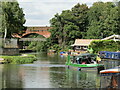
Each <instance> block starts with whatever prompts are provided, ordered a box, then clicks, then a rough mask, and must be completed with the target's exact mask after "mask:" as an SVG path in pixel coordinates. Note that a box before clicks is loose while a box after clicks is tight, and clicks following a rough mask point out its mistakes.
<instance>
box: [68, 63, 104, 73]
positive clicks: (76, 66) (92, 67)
mask: <svg viewBox="0 0 120 90" xmlns="http://www.w3.org/2000/svg"><path fill="white" fill-rule="evenodd" d="M67 67H68V68H69V69H73V70H77V71H98V72H99V71H101V70H103V69H104V66H103V65H102V64H101V65H99V64H86V65H82V64H81V65H80V64H70V65H67Z"/></svg>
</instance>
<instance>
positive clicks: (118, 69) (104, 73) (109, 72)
mask: <svg viewBox="0 0 120 90" xmlns="http://www.w3.org/2000/svg"><path fill="white" fill-rule="evenodd" d="M100 74H101V76H111V75H120V66H117V67H114V68H110V69H106V70H101V71H100Z"/></svg>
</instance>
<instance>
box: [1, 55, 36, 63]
mask: <svg viewBox="0 0 120 90" xmlns="http://www.w3.org/2000/svg"><path fill="white" fill-rule="evenodd" d="M0 58H3V59H4V61H5V62H4V64H7V63H10V64H25V63H33V61H35V60H37V59H36V57H35V56H34V55H27V54H25V55H21V56H0Z"/></svg>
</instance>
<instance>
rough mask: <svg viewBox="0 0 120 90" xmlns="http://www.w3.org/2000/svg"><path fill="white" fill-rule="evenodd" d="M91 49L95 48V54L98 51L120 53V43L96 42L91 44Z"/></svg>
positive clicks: (110, 41)
mask: <svg viewBox="0 0 120 90" xmlns="http://www.w3.org/2000/svg"><path fill="white" fill-rule="evenodd" d="M89 47H90V48H93V50H94V53H97V52H98V51H120V41H113V40H95V41H92V42H91V44H90V46H89Z"/></svg>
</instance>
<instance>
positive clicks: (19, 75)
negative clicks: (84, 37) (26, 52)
mask: <svg viewBox="0 0 120 90" xmlns="http://www.w3.org/2000/svg"><path fill="white" fill-rule="evenodd" d="M37 57H38V61H35V62H34V63H33V64H19V65H0V73H2V75H1V76H2V80H1V78H0V85H1V86H2V88H60V87H61V88H99V87H100V76H99V75H98V74H97V72H84V71H81V72H80V71H74V70H70V69H68V68H67V67H65V65H64V64H65V59H66V57H60V56H59V55H54V56H47V55H46V54H45V53H44V54H42V53H40V54H37Z"/></svg>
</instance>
